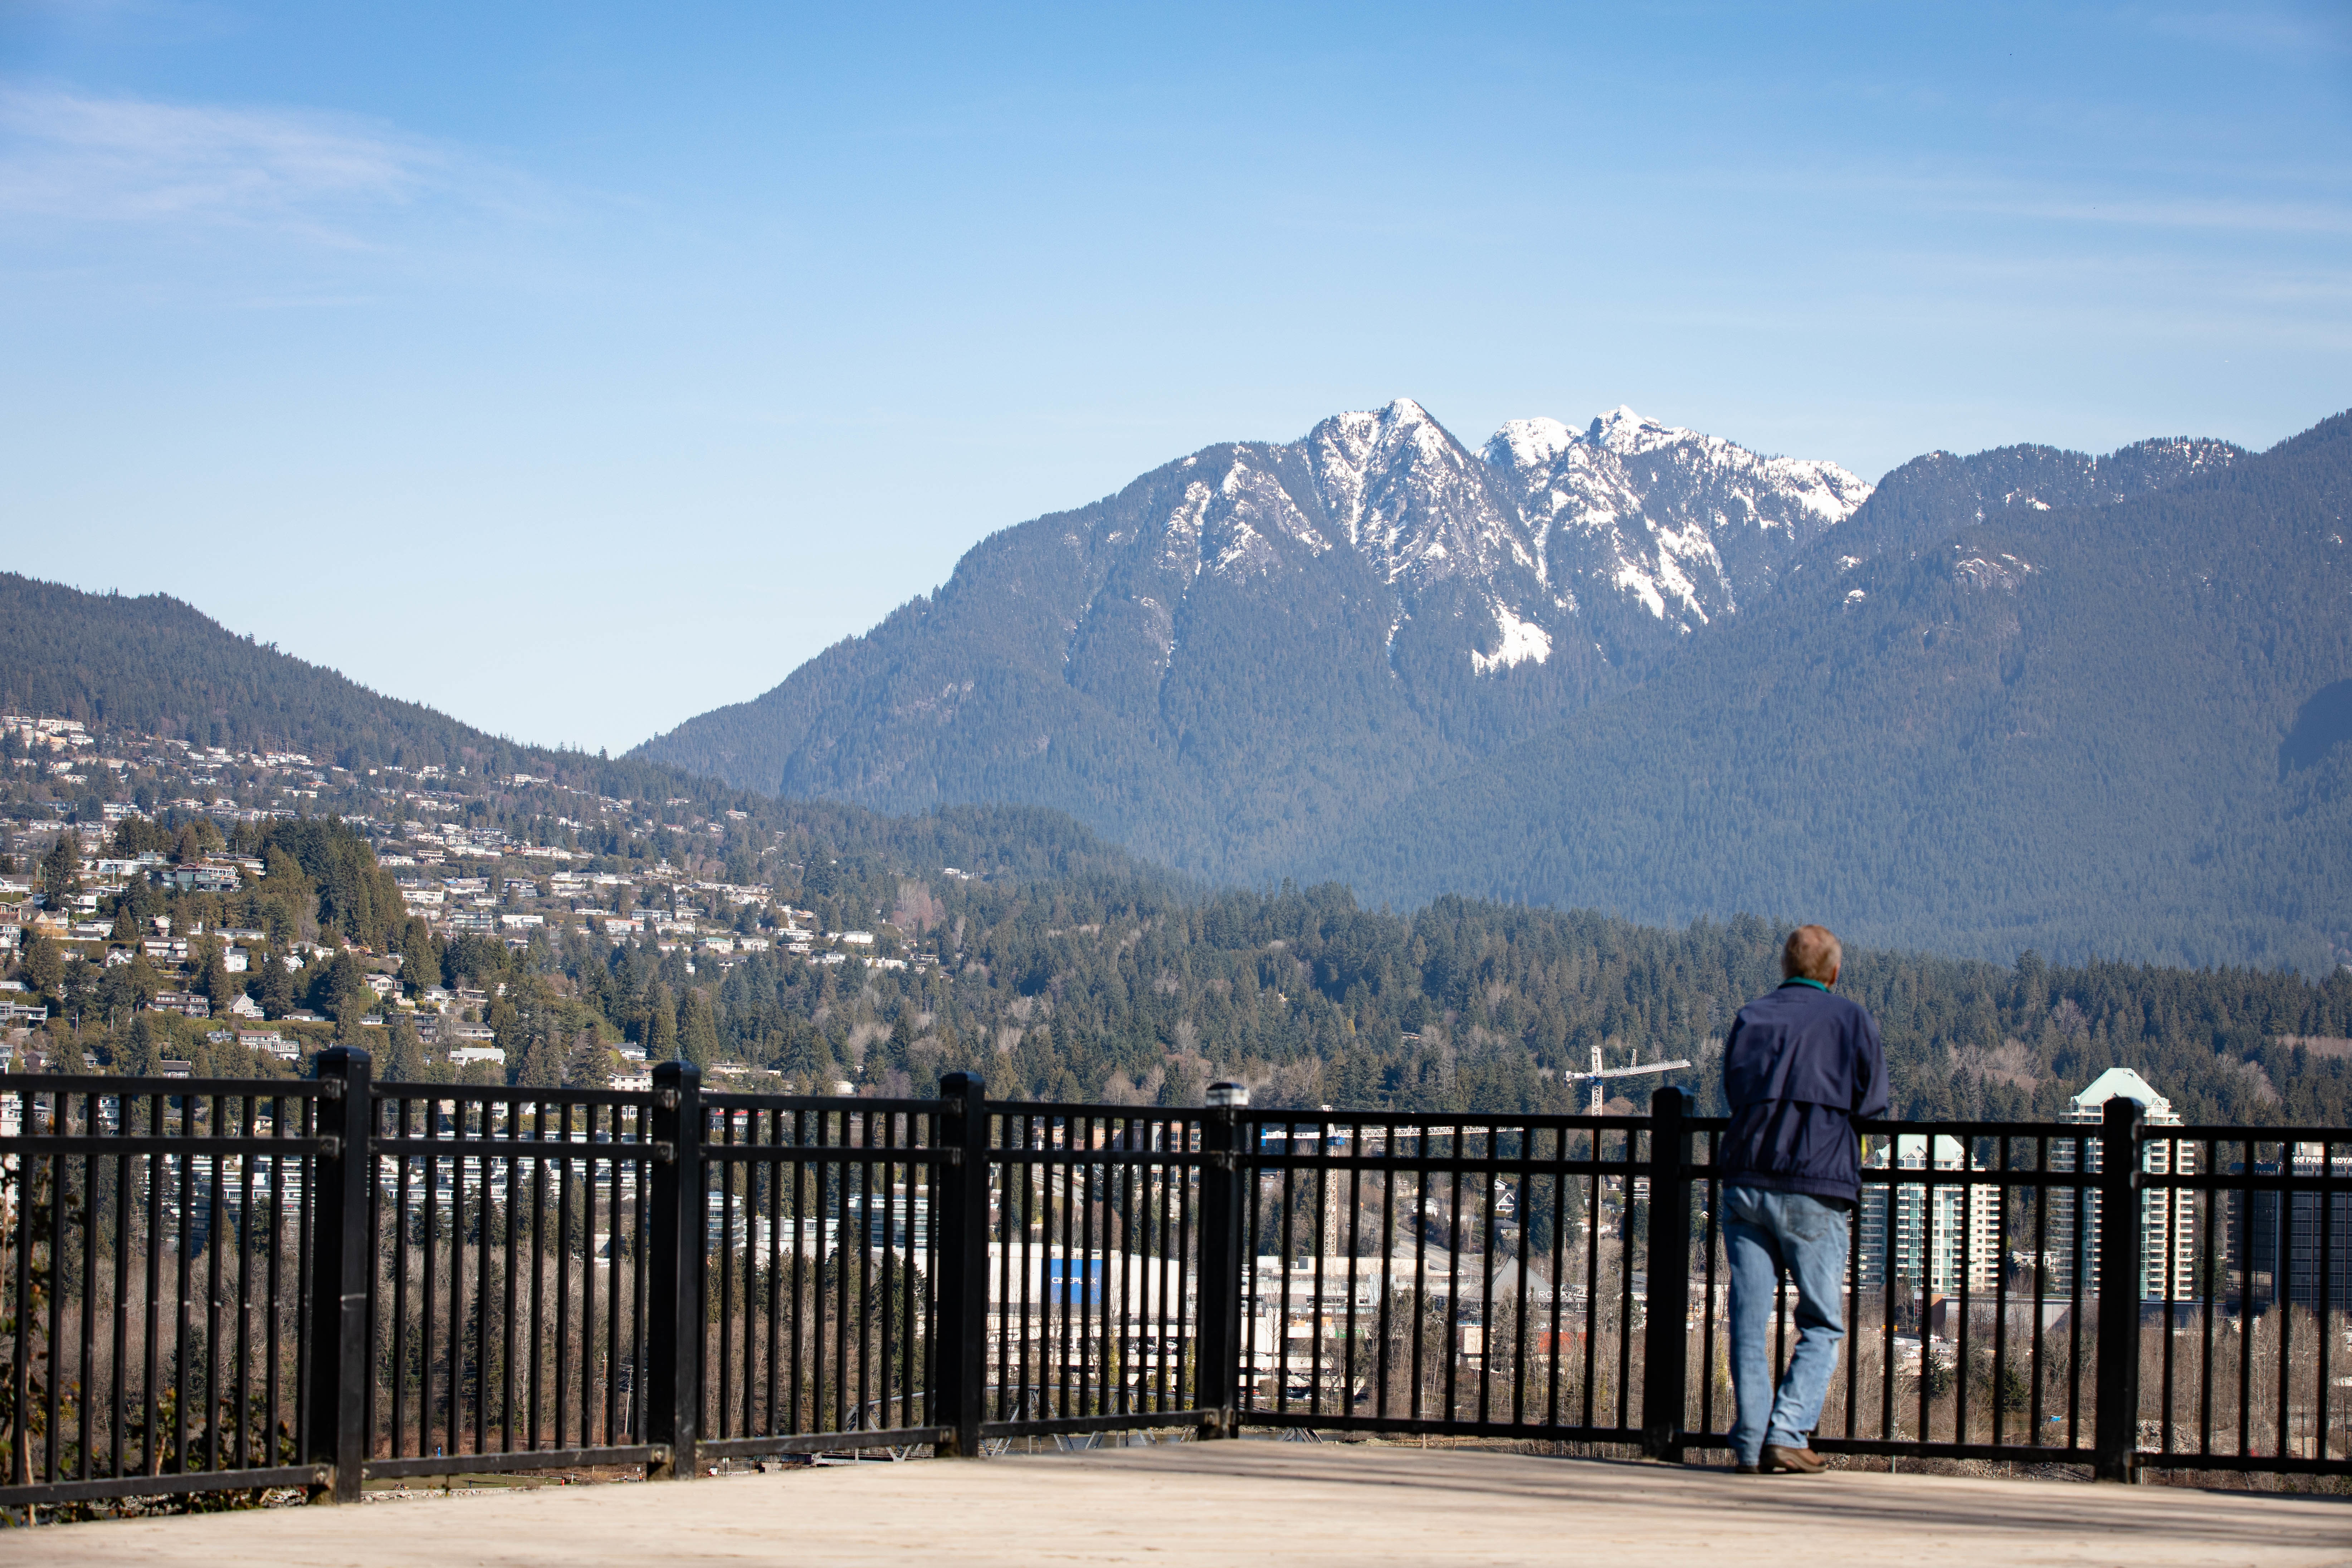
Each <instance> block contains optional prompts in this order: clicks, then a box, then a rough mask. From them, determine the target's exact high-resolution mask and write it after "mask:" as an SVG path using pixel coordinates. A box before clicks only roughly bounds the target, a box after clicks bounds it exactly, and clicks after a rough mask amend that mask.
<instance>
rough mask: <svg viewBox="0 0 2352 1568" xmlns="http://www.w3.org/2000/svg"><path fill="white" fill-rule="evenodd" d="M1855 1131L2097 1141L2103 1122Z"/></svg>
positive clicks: (1863, 1129)
mask: <svg viewBox="0 0 2352 1568" xmlns="http://www.w3.org/2000/svg"><path fill="white" fill-rule="evenodd" d="M1713 1124H1714V1125H1716V1126H1718V1127H1723V1126H1728V1125H1729V1124H1730V1119H1729V1118H1727V1117H1726V1118H1721V1119H1717V1120H1716V1121H1714V1123H1713ZM1853 1130H1854V1131H1856V1132H1859V1133H1861V1134H1863V1135H1864V1137H1868V1138H1895V1137H1902V1138H1911V1137H1916V1136H1918V1135H1920V1134H1921V1133H1927V1132H1933V1133H1937V1134H1939V1135H1941V1136H1943V1137H1946V1138H2007V1139H2009V1140H2010V1141H2011V1142H2016V1141H2017V1140H2019V1139H2021V1138H2087V1139H2090V1140H2092V1141H2093V1142H2096V1141H2097V1140H2098V1138H2099V1136H2100V1132H2101V1124H2100V1123H2099V1122H2096V1121H1861V1120H1859V1119H1857V1120H1856V1121H1855V1122H1854V1124H1853Z"/></svg>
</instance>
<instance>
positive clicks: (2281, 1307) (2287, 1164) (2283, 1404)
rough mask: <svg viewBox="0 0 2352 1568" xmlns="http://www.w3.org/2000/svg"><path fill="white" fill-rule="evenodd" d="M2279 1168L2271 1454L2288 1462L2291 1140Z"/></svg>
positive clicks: (2291, 1319) (2283, 1150) (2291, 1340)
mask: <svg viewBox="0 0 2352 1568" xmlns="http://www.w3.org/2000/svg"><path fill="white" fill-rule="evenodd" d="M2278 1168H2279V1243H2278V1259H2277V1265H2276V1267H2275V1268H2273V1270H2272V1273H2271V1300H2272V1302H2273V1307H2272V1310H2271V1315H2272V1316H2273V1318H2276V1319H2277V1320H2278V1435H2277V1436H2275V1437H2274V1438H2273V1440H2272V1444H2271V1452H2272V1453H2273V1454H2275V1455H2277V1456H2279V1457H2280V1458H2285V1457H2286V1451H2287V1448H2288V1447H2289V1445H2290V1444H2291V1443H2292V1441H2293V1437H2292V1435H2291V1434H2290V1432H2289V1430H2288V1426H2287V1409H2288V1406H2289V1405H2290V1404H2291V1403H2292V1402H2293V1400H2294V1332H2293V1330H2294V1212H2295V1209H2296V1208H2297V1207H2298V1206H2299V1205H2297V1204H2296V1203H2295V1201H2294V1200H2295V1198H2296V1196H2297V1195H2298V1194H2296V1193H2295V1190H2294V1186H2293V1185H2292V1184H2293V1182H2294V1142H2293V1141H2291V1140H2283V1141H2281V1142H2280V1143H2279V1157H2278ZM2326 1217H2327V1216H2326V1211H2325V1210H2323V1211H2321V1213H2320V1215H2319V1218H2320V1219H2321V1220H2322V1221H2323V1222H2324V1221H2325V1220H2326Z"/></svg>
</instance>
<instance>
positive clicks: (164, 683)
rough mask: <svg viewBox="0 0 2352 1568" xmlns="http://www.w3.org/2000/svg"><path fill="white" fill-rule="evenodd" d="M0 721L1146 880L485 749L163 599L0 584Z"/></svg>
mask: <svg viewBox="0 0 2352 1568" xmlns="http://www.w3.org/2000/svg"><path fill="white" fill-rule="evenodd" d="M0 711H5V712H17V713H28V714H31V715H34V716H37V717H53V718H67V719H76V720H79V721H82V722H83V723H85V724H88V725H90V726H92V727H93V728H98V729H103V728H107V727H114V728H119V729H122V730H128V731H137V732H139V733H142V734H152V735H163V736H169V737H172V738H174V739H179V740H184V741H186V742H190V743H191V744H193V745H196V746H221V747H225V748H227V749H229V750H231V751H273V752H299V753H301V754H303V755H306V756H309V757H310V758H312V759H313V760H314V761H316V762H317V763H319V764H320V765H321V766H322V767H323V766H326V765H329V764H332V765H335V766H340V767H342V768H345V769H348V770H352V771H353V772H364V771H365V770H366V769H368V768H370V767H374V766H379V765H382V764H385V763H391V764H395V765H398V766H402V767H406V768H409V769H411V770H415V769H417V768H421V767H425V766H436V767H441V768H445V769H446V770H448V771H449V772H451V773H457V771H458V770H460V769H464V770H466V772H467V774H468V775H469V782H468V783H467V784H466V786H465V787H466V788H467V790H468V791H469V792H471V793H472V794H474V795H478V796H479V798H480V807H479V810H478V815H477V816H476V818H475V820H478V821H479V822H482V823H485V824H489V825H494V826H506V819H507V816H508V814H509V811H510V810H512V809H515V808H516V807H515V798H514V796H513V794H512V792H511V791H510V790H509V789H508V788H507V787H506V786H507V784H508V782H509V781H510V780H511V778H512V776H513V775H514V774H516V773H527V774H530V775H532V776H535V777H538V778H541V779H552V780H554V781H555V782H557V783H559V784H566V785H569V786H571V787H573V788H576V789H583V790H586V791H589V792H591V793H592V794H595V795H606V796H614V797H618V798H621V799H624V800H634V801H636V802H639V803H646V804H647V806H648V809H651V810H654V811H655V812H656V814H657V815H658V814H660V813H661V812H662V810H663V808H662V806H661V803H662V802H665V801H672V800H675V801H676V802H677V804H678V805H681V806H692V807H697V808H698V809H699V810H700V812H701V813H702V814H703V815H705V816H713V817H716V816H719V814H720V813H721V812H723V811H725V810H728V809H735V810H740V811H741V812H742V813H744V828H743V833H744V835H745V836H746V837H752V836H756V837H759V839H760V841H761V843H763V844H764V843H768V842H771V841H772V840H773V838H774V836H775V835H779V834H781V835H783V836H784V837H785V841H786V842H788V843H793V844H820V843H841V842H852V841H855V842H859V843H866V844H875V845H888V846H891V847H893V849H894V852H896V853H898V854H901V855H907V856H912V857H914V858H918V859H928V860H931V861H936V862H940V863H944V864H951V865H959V866H962V867H966V868H971V869H973V870H976V871H981V872H987V871H990V870H992V869H993V870H998V871H1001V872H1002V873H1003V874H1004V875H1008V876H1014V875H1017V876H1024V877H1027V876H1063V875H1076V874H1079V873H1082V872H1093V871H1101V870H1105V869H1118V870H1120V871H1123V872H1125V871H1136V872H1138V874H1145V873H1142V872H1141V871H1140V870H1139V868H1138V867H1137V865H1136V862H1135V860H1134V858H1133V857H1132V856H1130V855H1129V853H1128V852H1127V851H1126V850H1124V849H1122V848H1121V847H1118V846H1117V845H1114V844H1110V843H1108V842H1106V841H1104V840H1103V839H1101V838H1100V837H1097V836H1096V835H1095V834H1094V833H1092V832H1090V831H1089V830H1087V828H1086V827H1084V826H1081V825H1080V824H1078V823H1076V822H1075V821H1073V820H1071V819H1070V818H1069V817H1067V816H1064V815H1062V814H1061V813H1059V812H1055V811H1052V810H1046V809H1042V808H1038V807H1034V806H1024V805H966V806H956V807H950V808H948V809H944V810H940V811H936V812H930V813H925V814H921V815H917V816H905V817H898V818H892V817H885V816H880V815H878V814H877V813H875V812H873V811H870V810H867V809H866V808H864V807H861V806H857V805H849V804H845V803H840V802H825V801H815V802H811V801H798V802H786V801H779V800H777V799H776V798H775V797H774V796H773V795H764V794H760V793H756V792H750V791H744V790H740V789H737V788H736V787H734V786H733V785H731V784H728V783H726V782H725V781H724V780H722V779H717V778H713V777H709V776H708V775H703V774H696V773H688V772H686V771H684V770H682V769H679V768H675V767H670V766H667V765H666V764H663V763H654V762H648V761H646V759H644V758H641V757H628V758H606V757H601V756H590V755H588V754H586V753H584V752H573V751H566V750H562V749H560V748H552V747H543V746H531V745H527V744H524V743H522V742H516V741H511V740H509V739H507V738H506V737H504V736H498V735H491V734H488V733H486V732H484V731H480V730H477V729H475V728H473V727H472V726H470V725H467V724H464V723H460V722H459V721H457V720H455V719H452V718H450V717H449V716H448V715H447V714H446V713H441V712H438V711H436V710H433V709H431V708H426V707H424V706H421V705H420V704H417V703H414V702H405V701H402V700H399V699H398V698H393V697H384V696H381V695H379V694H378V693H376V692H373V691H371V690H369V689H367V688H366V687H363V686H362V685H360V684H358V683H357V682H356V681H352V680H349V679H345V678H344V677H343V676H341V675H339V674H337V673H336V672H335V671H334V670H331V669H328V668H323V667H322V666H319V665H314V664H310V663H307V662H306V661H304V660H302V659H299V658H293V657H292V656H291V655H289V654H284V653H280V652H278V649H277V648H276V647H273V646H270V645H268V644H263V643H257V642H255V641H253V640H252V639H250V638H247V637H238V636H236V634H235V633H233V632H230V631H228V630H227V629H226V628H225V627H223V626H221V625H220V624H219V623H218V622H216V621H215V620H213V619H212V618H211V617H209V616H205V615H204V614H202V613H201V612H199V611H197V610H195V609H194V608H193V607H191V606H190V605H185V604H184V603H182V602H181V601H179V600H177V599H174V598H172V597H170V596H169V595H163V594H153V595H146V596H143V597H138V598H131V597H126V596H124V595H115V594H85V593H82V592H80V591H79V590H77V589H73V588H68V587H65V586H62V585H60V584H54V583H43V582H39V581H37V580H35V579H33V578H29V577H22V576H18V575H16V574H9V573H0ZM362 804H363V805H364V803H362ZM94 809H95V808H94V807H93V810H94ZM379 809H380V808H379ZM667 815H669V816H678V815H679V813H678V812H677V811H674V810H672V811H669V812H667ZM721 858H724V856H723V855H722V856H721Z"/></svg>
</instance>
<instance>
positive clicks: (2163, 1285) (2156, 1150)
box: [2047, 1068, 2197, 1300]
mask: <svg viewBox="0 0 2352 1568" xmlns="http://www.w3.org/2000/svg"><path fill="white" fill-rule="evenodd" d="M2109 1100H2132V1101H2135V1102H2137V1104H2138V1106H2139V1108H2140V1115H2141V1120H2142V1121H2144V1122H2145V1123H2146V1125H2147V1128H2148V1130H2149V1131H2150V1133H2151V1134H2152V1135H2151V1136H2150V1137H2149V1138H2147V1140H2146V1141H2145V1142H2143V1143H2142V1144H2141V1145H2140V1169H2141V1170H2143V1171H2146V1172H2147V1173H2150V1174H2153V1175H2166V1174H2169V1173H2173V1172H2176V1171H2177V1172H2179V1173H2181V1174H2183V1175H2187V1174H2189V1173H2192V1172H2194V1171H2195V1170H2196V1168H2197V1156H2196V1149H2195V1147H2194V1146H2193V1145H2191V1144H2189V1143H2188V1142H2181V1141H2178V1140H2174V1139H2169V1138H2166V1137H2164V1136H2163V1135H2162V1129H2164V1128H2167V1127H2178V1126H2179V1125H2180V1117H2179V1113H2178V1112H2176V1111H2175V1110H2173V1109H2172V1102H2171V1101H2170V1100H2167V1099H2165V1098H2164V1096H2162V1095H2160V1094H2158V1092H2157V1091H2156V1089H2154V1088H2153V1087H2152V1086H2151V1085H2150V1084H2149V1083H2148V1081H2147V1079H2144V1078H2142V1077H2140V1076H2139V1074H2137V1073H2136V1072H2134V1071H2132V1069H2131V1068H2108V1069H2107V1070H2106V1071H2105V1072H2103V1073H2101V1074H2100V1075H2099V1076H2098V1077H2097V1078H2095V1079H2092V1080H2091V1081H2090V1083H2088V1084H2087V1085H2085V1086H2084V1089H2083V1090H2082V1092H2080V1093H2079V1094H2076V1095H2075V1096H2074V1098H2073V1099H2072V1100H2068V1101H2067V1102H2066V1114H2065V1118H2064V1120H2066V1121H2071V1122H2077V1123H2081V1124H2084V1125H2086V1126H2088V1125H2095V1124H2097V1123H2099V1122H2100V1121H2104V1120H2105V1117H2106V1107H2107V1101H2109ZM2083 1150H2084V1164H2083V1169H2084V1170H2085V1171H2091V1172H2095V1171H2097V1170H2098V1169H2099V1166H2100V1144H2099V1142H2098V1140H2097V1139H2096V1138H2095V1137H2093V1138H2088V1139H2085V1140H2084V1145H2083ZM2050 1165H2051V1168H2052V1169H2053V1170H2058V1171H2071V1170H2073V1169H2074V1144H2073V1143H2071V1142H2053V1145H2052V1147H2051V1150H2050ZM2195 1197H2196V1194H2193V1193H2185V1192H2175V1191H2173V1190H2171V1189H2169V1188H2155V1189H2152V1190H2149V1191H2146V1192H2143V1193H2142V1194H2140V1213H2139V1221H2140V1279H2139V1293H2140V1297H2141V1299H2142V1300H2162V1299H2163V1298H2164V1296H2165V1295H2166V1294H2167V1289H2168V1287H2169V1290H2170V1293H2171V1294H2172V1295H2173V1296H2174V1297H2175V1298H2176V1299H2178V1300H2194V1299H2195V1298H2196V1296H2197V1217H2196V1208H2195ZM2083 1206H2084V1211H2085V1213H2084V1224H2083V1246H2082V1251H2081V1253H2080V1256H2081V1258H2082V1260H2083V1288H2084V1289H2085V1290H2095V1289H2097V1288H2098V1281H2099V1273H2098V1270H2099V1264H2098V1258H2099V1220H2100V1215H2099V1194H2097V1193H2095V1192H2091V1193H2087V1194H2084V1205H2083ZM2073 1218H2074V1194H2072V1193H2061V1192H2053V1193H2052V1194H2051V1195H2050V1254H2051V1257H2050V1265H2051V1268H2050V1282H2049V1285H2048V1287H2047V1289H2052V1290H2064V1289H2071V1288H2072V1279H2073V1269H2074V1259H2075V1257H2076V1252H2075V1249H2074V1226H2073V1223H2072V1221H2073Z"/></svg>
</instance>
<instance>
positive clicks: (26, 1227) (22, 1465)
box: [0, 1089, 34, 1487]
mask: <svg viewBox="0 0 2352 1568" xmlns="http://www.w3.org/2000/svg"><path fill="white" fill-rule="evenodd" d="M19 1115H20V1116H21V1118H22V1120H21V1121H19V1123H18V1125H20V1126H22V1127H23V1128H24V1129H25V1130H26V1131H28V1132H29V1131H32V1130H33V1126H34V1123H33V1095H32V1091H31V1090H29V1089H27V1090H25V1091H24V1105H23V1109H22V1110H21V1111H20V1112H19ZM32 1173H33V1161H32V1160H31V1159H30V1158H26V1159H23V1160H19V1161H16V1168H15V1169H14V1170H13V1171H5V1168H0V1178H5V1179H6V1180H8V1181H9V1182H10V1184H12V1185H13V1186H15V1188H16V1193H15V1194H14V1198H13V1201H12V1202H11V1203H10V1204H9V1205H8V1209H7V1213H8V1215H9V1216H10V1217H11V1218H13V1219H14V1220H15V1222H16V1236H15V1237H14V1238H13V1239H14V1240H15V1243H16V1246H15V1247H13V1248H12V1249H11V1250H13V1251H14V1253H15V1254H16V1259H15V1261H16V1279H15V1280H14V1281H13V1284H14V1285H15V1287H16V1289H15V1290H14V1292H13V1294H14V1296H15V1298H16V1301H15V1317H16V1321H17V1322H18V1323H20V1324H21V1323H29V1322H31V1321H33V1218H32V1215H33V1183H32ZM32 1366H33V1358H32V1355H31V1353H30V1352H29V1351H27V1350H26V1348H25V1347H23V1346H18V1347H16V1354H14V1355H13V1356H11V1357H10V1358H9V1362H8V1484H9V1485H11V1486H18V1487H27V1486H31V1485H32V1484H33V1465H32V1460H33V1446H32V1425H31V1415H32V1408H33V1405H32Z"/></svg>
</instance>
